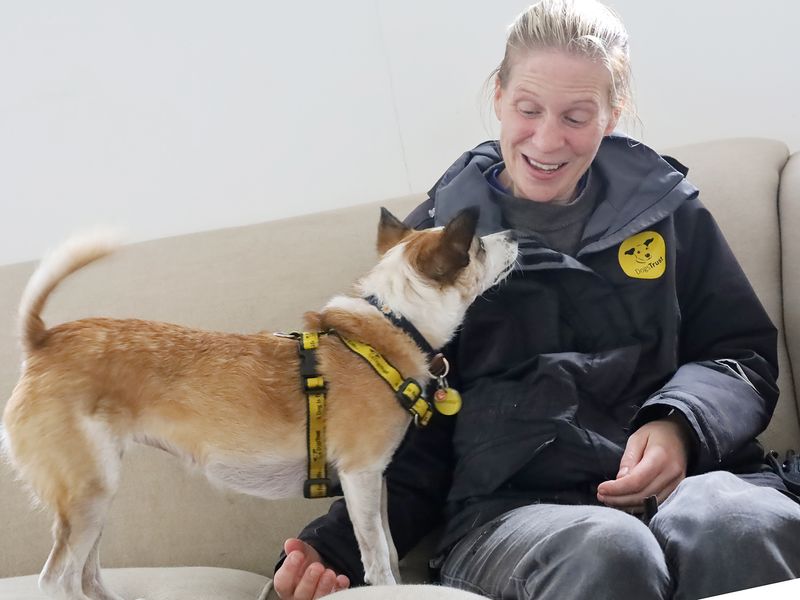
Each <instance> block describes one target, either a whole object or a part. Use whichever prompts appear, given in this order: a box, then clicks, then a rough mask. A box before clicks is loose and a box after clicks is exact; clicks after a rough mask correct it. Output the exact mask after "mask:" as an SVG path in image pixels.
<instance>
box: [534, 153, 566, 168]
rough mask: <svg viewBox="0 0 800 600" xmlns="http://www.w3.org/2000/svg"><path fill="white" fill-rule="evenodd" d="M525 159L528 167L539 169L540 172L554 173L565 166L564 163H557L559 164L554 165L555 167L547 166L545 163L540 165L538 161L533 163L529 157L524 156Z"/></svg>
mask: <svg viewBox="0 0 800 600" xmlns="http://www.w3.org/2000/svg"><path fill="white" fill-rule="evenodd" d="M525 158H526V159H528V164H529V165H531V166H532V167H534V168H536V169H539V170H540V171H555V170H556V169H559V168H561V167H562V166H563V165H565V164H566V163H559V164H555V165H548V164H546V163H540V162H538V161H535V160H533V159H532V158H531V157H529V156H526V157H525Z"/></svg>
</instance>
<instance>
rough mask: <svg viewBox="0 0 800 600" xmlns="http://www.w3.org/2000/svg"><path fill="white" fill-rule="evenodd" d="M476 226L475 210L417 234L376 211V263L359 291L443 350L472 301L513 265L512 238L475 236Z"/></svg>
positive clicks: (508, 235) (514, 245)
mask: <svg viewBox="0 0 800 600" xmlns="http://www.w3.org/2000/svg"><path fill="white" fill-rule="evenodd" d="M477 222H478V209H477V208H468V209H465V210H463V211H462V212H460V213H459V214H458V215H456V216H455V217H454V218H453V219H452V220H451V221H450V222H449V223H448V224H447V225H446V226H444V227H437V228H433V229H425V230H421V231H417V230H414V229H411V228H410V227H408V226H406V225H405V224H404V223H403V222H402V221H400V220H399V219H397V218H396V217H394V216H393V215H392V214H391V213H390V212H389V211H388V210H386V209H385V208H384V209H381V219H380V223H379V225H378V243H377V246H378V252H379V253H380V254H381V259H380V262H379V263H378V264H377V265H376V266H375V268H374V269H373V270H372V271H371V272H370V273H369V275H367V277H365V278H364V279H363V280H362V281H361V282H360V286H359V287H360V288H361V292H362V293H363V294H367V295H374V296H376V297H377V298H378V299H380V301H381V302H382V303H383V304H384V305H385V306H387V307H388V308H390V309H391V310H392V311H393V312H395V313H397V314H399V315H402V316H404V317H405V318H407V319H408V320H410V321H411V322H412V323H413V324H414V325H415V326H416V327H417V328H418V329H419V330H420V331H421V332H423V334H424V335H425V337H426V338H427V339H428V341H429V342H430V343H431V345H432V346H434V347H440V346H442V345H444V344H445V343H446V342H447V341H448V340H449V339H450V337H452V335H453V333H454V332H455V330H456V328H457V327H458V325H459V324H460V323H461V320H462V319H463V317H464V313H465V312H466V310H467V308H468V307H469V305H470V304H471V303H472V302H473V300H475V298H476V297H477V296H478V295H480V294H482V293H483V292H484V291H486V290H487V289H488V288H490V287H492V286H493V285H495V284H497V283H499V282H500V281H502V280H503V279H504V278H505V277H506V276H507V275H508V273H509V272H510V271H511V270H512V268H513V267H514V264H515V261H516V257H517V242H516V239H515V237H514V236H513V234H511V233H510V232H508V231H503V232H499V233H495V234H492V235H487V236H484V237H478V236H477V235H476V234H475V230H476V226H477Z"/></svg>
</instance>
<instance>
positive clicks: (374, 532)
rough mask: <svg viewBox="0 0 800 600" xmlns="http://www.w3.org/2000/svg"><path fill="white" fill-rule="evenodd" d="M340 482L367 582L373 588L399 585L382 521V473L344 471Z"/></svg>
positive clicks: (341, 473)
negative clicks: (393, 570) (394, 573)
mask: <svg viewBox="0 0 800 600" xmlns="http://www.w3.org/2000/svg"><path fill="white" fill-rule="evenodd" d="M339 479H340V480H341V483H342V489H343V490H344V497H345V500H346V501H347V512H348V514H349V515H350V520H351V521H352V523H353V531H354V532H355V535H356V540H357V541H358V547H359V550H360V551H361V562H362V563H363V565H364V578H365V579H366V581H367V583H370V584H372V585H389V584H394V583H396V581H395V577H394V575H393V573H392V565H391V550H390V548H389V546H390V544H392V543H391V542H390V541H389V540H387V536H386V531H385V529H384V525H383V519H382V518H381V512H382V509H381V495H382V489H383V474H382V473H381V472H380V471H358V472H355V473H350V472H344V471H340V472H339ZM387 529H388V526H387ZM392 546H393V544H392Z"/></svg>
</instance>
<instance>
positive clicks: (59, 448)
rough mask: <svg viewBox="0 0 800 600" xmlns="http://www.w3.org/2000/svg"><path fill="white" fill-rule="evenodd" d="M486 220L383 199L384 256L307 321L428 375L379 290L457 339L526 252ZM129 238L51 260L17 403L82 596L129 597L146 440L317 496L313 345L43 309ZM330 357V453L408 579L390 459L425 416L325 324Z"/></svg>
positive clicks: (12, 435)
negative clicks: (419, 222)
mask: <svg viewBox="0 0 800 600" xmlns="http://www.w3.org/2000/svg"><path fill="white" fill-rule="evenodd" d="M476 221H477V210H474V209H468V210H465V211H463V212H461V213H460V214H459V215H457V216H456V217H455V218H454V219H453V220H452V221H451V222H450V223H449V224H448V225H447V226H446V227H444V228H437V229H431V230H425V231H415V230H412V229H409V228H407V227H406V226H405V225H403V224H402V223H401V222H400V221H398V220H397V219H396V218H395V217H393V216H392V215H391V214H390V213H389V212H388V211H386V210H385V209H384V210H382V212H381V220H380V225H379V228H378V250H379V252H380V254H381V259H380V261H379V262H378V264H377V265H376V266H375V267H374V268H373V269H372V270H371V271H370V272H369V273H368V274H367V275H366V276H364V277H363V278H362V279H361V280H359V281H358V282H357V283H356V285H355V289H354V293H353V294H352V295H341V296H336V297H334V298H333V299H332V300H330V301H329V302H328V304H327V305H326V306H325V307H324V308H323V309H322V310H321V311H320V312H318V313H307V314H306V315H305V320H306V326H307V327H308V328H309V330H313V331H324V330H329V329H333V330H336V332H338V333H339V334H340V335H341V336H342V337H347V338H352V339H355V340H359V341H361V342H363V343H365V344H369V345H371V346H372V347H373V348H375V349H376V350H377V351H378V352H379V353H381V354H382V355H383V357H384V358H385V359H386V360H387V361H388V362H389V363H391V364H392V365H394V367H395V368H396V369H397V370H398V371H400V372H401V373H402V374H403V375H404V376H405V377H410V378H414V379H415V380H416V381H418V382H419V383H420V384H421V385H422V386H425V385H426V384H427V383H429V382H430V380H431V374H430V372H429V364H428V360H429V355H428V354H426V353H425V352H423V351H422V349H421V348H420V347H419V346H418V344H417V343H415V342H414V341H413V339H412V336H410V335H408V334H407V333H406V332H404V331H403V330H402V329H400V328H398V327H397V326H396V324H395V323H394V322H393V321H392V320H391V319H388V318H387V316H386V315H385V314H382V312H381V310H379V309H378V308H376V306H374V305H373V304H370V303H369V302H368V301H367V300H365V298H366V297H370V296H372V297H375V298H377V299H378V300H379V302H380V303H381V304H382V306H383V307H384V311H389V312H390V313H391V314H393V315H395V316H399V317H402V318H404V319H406V320H407V321H408V322H410V323H412V324H413V326H414V327H416V329H417V330H418V331H419V332H420V333H421V334H422V336H423V337H424V339H425V340H426V341H427V342H428V343H429V344H430V345H431V346H432V347H434V348H440V347H442V346H443V345H444V344H445V343H446V342H447V341H448V340H450V338H451V337H452V336H453V334H454V332H455V331H456V329H457V328H458V326H459V325H460V323H461V321H462V319H463V317H464V314H465V312H466V310H467V307H468V306H469V305H470V303H472V301H473V300H474V299H475V298H476V297H477V296H478V295H479V294H481V293H482V292H484V291H485V290H486V289H487V288H489V287H491V286H492V285H494V284H496V283H498V282H499V281H501V280H502V279H503V278H504V277H505V276H506V275H507V274H508V273H509V271H510V270H511V269H512V268H513V265H514V263H515V260H516V256H517V245H516V242H515V240H514V239H513V236H511V235H510V234H508V233H507V232H502V233H497V234H493V235H490V236H485V237H483V238H479V237H476V235H475V228H476ZM113 248H114V246H113V244H107V243H104V242H102V241H100V240H98V239H97V238H94V239H93V238H84V239H82V240H81V239H79V240H77V241H75V242H73V243H71V244H67V245H65V246H64V247H62V248H61V249H60V250H58V251H56V252H55V253H54V254H53V255H52V256H51V257H49V258H47V259H45V260H44V261H43V262H42V264H41V265H40V266H39V268H38V270H37V271H36V272H35V273H34V275H33V277H32V278H31V280H30V282H29V283H28V286H27V288H26V289H25V292H24V294H23V297H22V302H21V306H20V313H19V318H20V331H21V340H22V346H23V351H24V363H23V369H22V376H21V378H20V380H19V382H18V383H17V385H16V387H15V389H14V392H13V394H12V396H11V399H10V400H9V401H8V404H7V405H6V408H5V411H4V415H3V423H4V428H5V446H6V451H7V454H8V457H9V458H10V461H11V464H12V465H13V466H14V468H15V470H16V471H17V473H18V474H19V477H20V479H22V480H23V481H24V482H25V483H27V484H28V485H29V486H30V487H31V489H32V490H33V492H34V494H35V496H36V498H37V499H38V500H39V501H40V502H41V503H42V504H43V505H45V506H47V507H49V508H50V509H52V511H53V512H54V514H55V518H54V524H53V537H54V545H53V548H52V551H51V553H50V556H49V558H48V559H47V563H46V564H45V566H44V569H43V571H42V574H41V576H40V579H39V583H40V586H41V587H42V589H43V590H44V591H45V592H46V593H48V594H49V595H51V596H52V597H54V598H60V599H64V600H120V599H119V597H118V596H117V595H116V594H114V593H112V592H110V591H109V590H107V589H106V588H105V587H104V585H103V583H102V580H101V575H100V565H99V558H98V545H99V540H100V534H101V532H102V529H103V523H104V520H105V518H106V515H107V512H108V508H109V504H110V503H111V500H112V497H113V496H114V493H115V491H116V490H117V487H118V483H119V473H120V463H121V459H122V456H123V453H124V452H125V449H126V448H127V447H128V446H129V444H130V443H131V442H139V443H143V444H148V445H150V446H155V447H157V448H161V449H163V450H166V451H168V452H170V453H172V454H174V455H176V456H178V457H181V458H183V459H185V461H186V462H187V463H189V464H191V465H193V466H196V467H198V468H199V469H201V470H202V471H203V472H204V474H205V475H206V476H207V477H208V479H210V480H211V481H212V482H215V483H218V484H220V485H223V486H225V487H228V488H232V489H234V490H237V491H240V492H244V493H247V494H252V495H256V496H261V497H264V498H283V497H293V496H301V495H302V491H303V484H304V481H305V478H306V465H307V453H308V449H307V448H308V447H307V443H306V399H305V396H304V392H303V390H302V389H301V386H300V375H299V365H298V348H297V343H296V341H294V340H291V339H286V338H283V337H280V336H276V335H273V334H270V333H258V334H253V335H239V334H229V333H217V332H210V331H202V330H195V329H188V328H185V327H180V326H178V325H172V324H168V323H158V322H151V321H142V320H132V319H131V320H127V319H126V320H115V319H103V318H93V319H83V320H79V321H72V322H68V323H63V324H61V325H57V326H55V327H52V328H47V327H46V326H45V324H44V322H43V321H42V319H41V317H40V313H41V311H42V310H43V308H44V305H45V301H46V300H47V297H48V295H49V294H50V293H51V292H52V291H53V289H54V288H55V287H56V286H57V285H58V283H59V282H60V281H61V280H63V279H64V278H65V277H67V276H68V275H69V274H70V273H73V272H74V271H76V270H78V269H79V268H81V267H83V266H85V265H87V264H88V263H90V262H92V261H94V260H96V259H98V258H100V257H102V256H104V255H106V254H108V253H110V252H111V251H112V250H113ZM317 355H318V364H319V369H320V372H321V374H322V375H323V376H324V378H325V380H326V382H327V391H328V393H327V408H326V416H325V430H326V434H325V435H326V440H327V441H326V447H327V458H328V463H329V464H330V466H331V467H333V468H334V469H335V470H336V471H337V472H338V476H339V479H340V481H341V484H342V488H343V490H344V494H345V497H346V499H347V508H348V511H349V514H350V517H351V519H352V522H353V527H354V530H355V533H356V537H357V540H358V543H359V549H360V551H361V558H362V561H363V565H364V569H365V573H366V578H367V581H369V582H370V583H373V584H387V583H393V582H395V581H397V579H398V571H397V554H396V552H395V549H394V544H393V542H392V539H391V535H390V533H389V528H388V525H387V521H386V489H385V482H384V481H383V471H384V469H385V468H386V466H387V464H388V463H389V460H390V458H391V457H392V454H393V453H394V451H395V450H396V448H397V447H398V445H399V443H400V441H401V440H402V437H403V435H404V433H405V431H406V429H407V427H408V425H409V422H410V421H411V415H410V414H409V412H407V411H406V410H404V409H403V408H402V407H401V406H400V404H399V402H398V400H397V398H396V397H395V393H394V392H393V391H392V389H390V387H389V386H388V385H386V383H385V382H383V381H381V379H380V377H379V376H378V375H377V374H376V372H375V371H374V370H373V368H372V367H371V366H370V365H369V364H368V363H367V362H366V361H364V360H363V359H362V358H361V357H360V356H357V355H356V354H355V353H354V352H352V351H351V350H350V349H348V348H347V347H345V345H344V344H343V343H342V341H341V340H340V339H339V338H338V337H337V336H334V335H329V336H323V337H321V338H320V344H319V349H318V352H317ZM354 416H357V418H354ZM434 418H436V417H434Z"/></svg>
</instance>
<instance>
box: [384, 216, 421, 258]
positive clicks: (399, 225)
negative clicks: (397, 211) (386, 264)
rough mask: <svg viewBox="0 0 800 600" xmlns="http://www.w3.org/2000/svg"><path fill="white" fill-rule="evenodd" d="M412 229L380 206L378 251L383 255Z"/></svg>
mask: <svg viewBox="0 0 800 600" xmlns="http://www.w3.org/2000/svg"><path fill="white" fill-rule="evenodd" d="M412 231H413V229H411V228H410V227H408V226H407V225H406V224H405V223H403V222H402V221H401V220H400V219H398V218H397V217H395V216H394V215H393V214H392V213H390V212H389V211H388V210H387V209H386V208H384V207H383V206H381V220H380V222H379V223H378V243H377V248H378V253H379V254H380V255H381V256H383V255H384V254H386V252H387V251H388V250H389V249H390V248H393V247H394V246H396V245H397V244H399V243H400V242H401V241H402V240H403V238H404V237H406V236H407V235H408V234H409V233H411V232H412Z"/></svg>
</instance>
